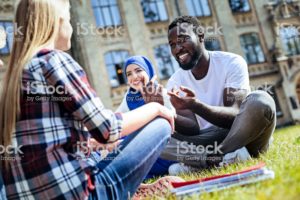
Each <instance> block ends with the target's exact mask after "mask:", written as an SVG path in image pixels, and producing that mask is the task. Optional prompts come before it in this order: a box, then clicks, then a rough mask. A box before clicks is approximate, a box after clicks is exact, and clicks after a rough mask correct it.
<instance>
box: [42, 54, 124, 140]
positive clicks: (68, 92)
mask: <svg viewBox="0 0 300 200" xmlns="http://www.w3.org/2000/svg"><path fill="white" fill-rule="evenodd" d="M44 65H45V66H44V69H43V73H44V77H45V78H46V81H47V83H48V84H49V85H52V86H54V88H55V96H56V97H59V98H61V101H59V102H60V103H61V104H62V106H63V108H64V109H66V110H67V111H68V112H69V113H72V115H73V116H74V117H75V118H76V119H78V120H80V121H82V122H83V123H84V125H85V126H86V127H87V129H88V131H89V132H90V133H91V135H92V136H93V137H94V138H95V139H96V140H97V141H99V142H101V143H110V142H114V141H116V140H118V139H119V138H120V133H121V130H122V115H121V114H120V113H114V112H112V111H111V110H108V109H105V108H104V106H103V104H102V102H101V100H100V99H99V98H98V97H97V95H96V93H95V91H94V90H93V89H92V88H91V86H90V84H89V82H88V79H87V77H86V74H85V72H84V71H83V69H82V68H81V67H80V66H79V64H78V63H77V62H76V61H74V59H73V58H72V57H71V56H69V55H68V54H67V53H64V52H61V51H51V52H50V53H48V54H47V55H46V62H45V64H44Z"/></svg>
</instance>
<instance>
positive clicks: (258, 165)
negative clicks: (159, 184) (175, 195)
mask: <svg viewBox="0 0 300 200" xmlns="http://www.w3.org/2000/svg"><path fill="white" fill-rule="evenodd" d="M265 165H266V164H265V163H264V162H261V163H259V164H257V165H254V166H250V167H247V168H246V169H244V170H241V171H238V172H234V173H230V174H223V175H217V176H211V177H206V178H201V179H197V180H193V181H185V182H172V186H173V187H174V188H178V187H182V186H186V185H192V184H196V183H200V182H205V181H209V180H214V179H218V178H224V177H227V176H232V175H237V174H242V173H245V172H249V171H252V170H256V169H260V168H263V167H265Z"/></svg>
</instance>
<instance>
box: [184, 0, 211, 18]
mask: <svg viewBox="0 0 300 200" xmlns="http://www.w3.org/2000/svg"><path fill="white" fill-rule="evenodd" d="M185 5H186V7H187V10H188V13H189V15H192V16H195V17H203V16H210V15H211V12H210V8H209V4H208V1H207V0H185Z"/></svg>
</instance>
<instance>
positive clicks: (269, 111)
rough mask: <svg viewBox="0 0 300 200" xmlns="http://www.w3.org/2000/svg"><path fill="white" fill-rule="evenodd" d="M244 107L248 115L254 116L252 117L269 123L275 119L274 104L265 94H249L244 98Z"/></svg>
mask: <svg viewBox="0 0 300 200" xmlns="http://www.w3.org/2000/svg"><path fill="white" fill-rule="evenodd" d="M245 106H246V109H247V110H248V111H249V112H250V113H253V114H254V115H253V117H265V118H266V119H268V120H269V121H272V120H273V119H274V117H275V113H276V106H275V102H274V99H273V98H272V97H271V96H270V95H269V94H268V93H267V92H264V91H254V92H251V93H250V94H249V95H248V96H247V98H246V102H245Z"/></svg>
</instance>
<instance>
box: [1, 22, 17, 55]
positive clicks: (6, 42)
mask: <svg viewBox="0 0 300 200" xmlns="http://www.w3.org/2000/svg"><path fill="white" fill-rule="evenodd" d="M6 24H11V27H12V33H11V34H12V35H11V41H10V36H9V33H8V32H7V28H8V27H9V26H7V25H6ZM0 26H2V27H3V28H4V31H5V33H6V36H5V37H6V38H5V40H6V41H5V46H4V47H3V48H1V49H0V55H3V56H7V55H10V54H11V50H12V47H13V37H14V23H13V22H12V21H6V20H3V21H2V20H1V21H0ZM5 49H7V50H8V51H7V52H6V51H5ZM4 51H5V52H4Z"/></svg>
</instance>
